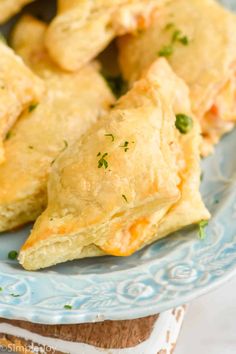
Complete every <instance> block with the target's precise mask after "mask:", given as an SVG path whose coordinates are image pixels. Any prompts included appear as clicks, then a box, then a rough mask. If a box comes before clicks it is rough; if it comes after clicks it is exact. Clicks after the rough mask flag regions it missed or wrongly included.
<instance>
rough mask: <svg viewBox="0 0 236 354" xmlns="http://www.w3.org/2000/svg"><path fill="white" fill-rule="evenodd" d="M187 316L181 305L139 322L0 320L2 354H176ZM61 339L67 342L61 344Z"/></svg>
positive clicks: (138, 320)
mask: <svg viewBox="0 0 236 354" xmlns="http://www.w3.org/2000/svg"><path fill="white" fill-rule="evenodd" d="M184 314H185V306H180V307H178V308H177V309H174V310H169V311H166V312H164V313H162V314H160V315H155V316H149V317H145V318H139V319H136V320H127V321H105V322H99V323H87V324H75V325H41V324H35V323H30V322H26V321H20V320H7V319H3V318H0V352H1V346H2V347H6V348H7V349H8V351H11V352H17V353H21V354H22V353H23V354H35V348H40V349H41V351H38V352H41V353H49V354H64V353H70V348H71V349H72V348H73V354H74V353H76V354H77V353H78V354H82V353H83V354H97V353H100V351H101V350H102V352H104V354H105V353H109V354H113V350H115V351H116V350H118V352H117V354H118V353H120V354H121V353H122V354H123V352H124V354H126V353H131V352H132V353H134V354H141V353H142V354H150V350H151V352H152V354H156V353H157V354H173V351H174V348H175V344H176V340H177V337H178V334H179V331H180V327H181V324H182V321H183V318H184ZM58 339H59V340H62V341H64V342H63V343H61V344H60V345H59V344H58V341H57V342H56V340H58ZM56 343H57V345H56ZM85 344H87V345H88V346H85ZM50 345H51V347H50ZM45 346H46V347H47V350H46V351H45ZM81 348H82V349H81ZM77 349H78V350H77Z"/></svg>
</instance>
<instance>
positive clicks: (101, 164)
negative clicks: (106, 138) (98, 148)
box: [97, 152, 108, 169]
mask: <svg viewBox="0 0 236 354" xmlns="http://www.w3.org/2000/svg"><path fill="white" fill-rule="evenodd" d="M97 156H98V157H99V156H101V158H100V159H99V160H98V168H102V167H104V168H105V169H107V167H108V162H107V160H106V159H105V157H107V156H108V153H107V152H105V154H103V155H102V154H101V153H100V152H99V153H98V154H97Z"/></svg>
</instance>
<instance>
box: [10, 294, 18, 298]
mask: <svg viewBox="0 0 236 354" xmlns="http://www.w3.org/2000/svg"><path fill="white" fill-rule="evenodd" d="M10 295H11V296H12V297H19V296H20V295H19V294H10Z"/></svg>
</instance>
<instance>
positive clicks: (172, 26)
mask: <svg viewBox="0 0 236 354" xmlns="http://www.w3.org/2000/svg"><path fill="white" fill-rule="evenodd" d="M174 27H175V24H174V23H173V22H169V23H167V25H166V26H165V27H164V30H165V31H169V30H170V29H171V28H174Z"/></svg>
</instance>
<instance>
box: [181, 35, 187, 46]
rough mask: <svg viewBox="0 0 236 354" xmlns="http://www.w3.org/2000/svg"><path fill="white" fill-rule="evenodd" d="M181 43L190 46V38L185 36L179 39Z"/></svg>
mask: <svg viewBox="0 0 236 354" xmlns="http://www.w3.org/2000/svg"><path fill="white" fill-rule="evenodd" d="M179 42H180V43H182V44H183V45H188V44H189V38H188V37H187V36H183V37H181V38H179Z"/></svg>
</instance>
